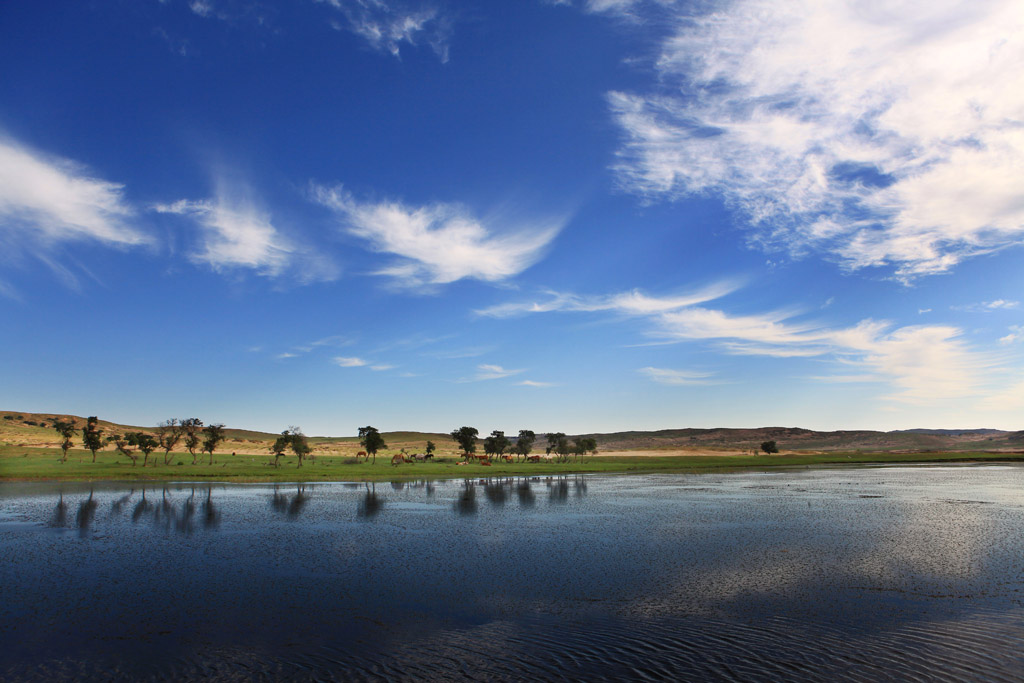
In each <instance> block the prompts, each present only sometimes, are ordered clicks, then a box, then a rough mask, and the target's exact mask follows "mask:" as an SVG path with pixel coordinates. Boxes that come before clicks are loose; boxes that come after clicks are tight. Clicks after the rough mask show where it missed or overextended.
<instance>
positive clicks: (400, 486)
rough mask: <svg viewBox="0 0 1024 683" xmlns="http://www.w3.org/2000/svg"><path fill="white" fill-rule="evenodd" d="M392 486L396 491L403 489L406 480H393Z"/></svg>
mask: <svg viewBox="0 0 1024 683" xmlns="http://www.w3.org/2000/svg"><path fill="white" fill-rule="evenodd" d="M391 488H393V489H394V490H395V491H401V490H402V489H404V488H405V482H404V481H393V482H391Z"/></svg>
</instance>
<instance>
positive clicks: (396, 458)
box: [391, 453, 409, 465]
mask: <svg viewBox="0 0 1024 683" xmlns="http://www.w3.org/2000/svg"><path fill="white" fill-rule="evenodd" d="M403 462H409V458H407V457H405V455H403V454H402V453H397V454H395V455H393V456H391V464H392V465H401V464H402V463H403Z"/></svg>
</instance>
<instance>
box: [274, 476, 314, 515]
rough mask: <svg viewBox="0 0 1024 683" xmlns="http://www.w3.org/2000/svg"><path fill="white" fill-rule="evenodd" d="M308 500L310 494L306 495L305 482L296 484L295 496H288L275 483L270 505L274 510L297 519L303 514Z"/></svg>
mask: <svg viewBox="0 0 1024 683" xmlns="http://www.w3.org/2000/svg"><path fill="white" fill-rule="evenodd" d="M307 502H309V496H308V495H306V485H305V484H296V486H295V495H294V496H286V495H285V494H283V493H282V492H281V489H280V487H278V486H276V485H275V486H274V495H273V497H272V498H271V499H270V507H271V508H272V509H273V510H274V512H277V513H280V514H282V515H287V516H288V517H289V518H290V519H296V518H298V516H299V515H301V514H302V509H303V508H304V507H306V503H307Z"/></svg>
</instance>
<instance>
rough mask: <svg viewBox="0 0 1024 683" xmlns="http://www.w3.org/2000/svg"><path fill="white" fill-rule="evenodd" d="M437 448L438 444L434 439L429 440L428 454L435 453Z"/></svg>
mask: <svg viewBox="0 0 1024 683" xmlns="http://www.w3.org/2000/svg"><path fill="white" fill-rule="evenodd" d="M436 450H437V446H435V445H434V442H433V441H428V442H427V455H433V454H434V451H436Z"/></svg>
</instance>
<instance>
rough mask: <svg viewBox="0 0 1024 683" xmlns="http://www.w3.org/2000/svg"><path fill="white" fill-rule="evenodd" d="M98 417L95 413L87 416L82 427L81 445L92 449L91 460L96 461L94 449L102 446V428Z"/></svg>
mask: <svg viewBox="0 0 1024 683" xmlns="http://www.w3.org/2000/svg"><path fill="white" fill-rule="evenodd" d="M99 422H100V419H99V418H98V417H96V416H95V415H93V416H91V417H89V418H88V419H87V420H86V421H85V426H84V427H82V445H83V446H85V447H86V448H88V449H89V450H90V451H92V461H93V462H96V451H98V450H99V449H101V448H103V430H102V429H100V425H99Z"/></svg>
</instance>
